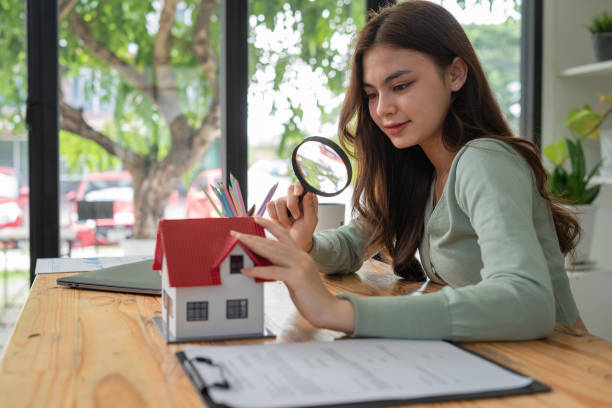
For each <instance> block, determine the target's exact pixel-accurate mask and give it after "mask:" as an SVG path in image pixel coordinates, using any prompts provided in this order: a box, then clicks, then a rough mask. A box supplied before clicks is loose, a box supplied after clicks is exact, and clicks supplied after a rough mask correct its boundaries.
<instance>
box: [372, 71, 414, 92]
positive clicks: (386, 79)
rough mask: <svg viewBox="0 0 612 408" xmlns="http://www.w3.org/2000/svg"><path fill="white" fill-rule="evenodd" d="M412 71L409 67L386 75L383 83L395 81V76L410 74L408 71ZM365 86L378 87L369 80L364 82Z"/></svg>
mask: <svg viewBox="0 0 612 408" xmlns="http://www.w3.org/2000/svg"><path fill="white" fill-rule="evenodd" d="M410 72H412V71H411V70H409V69H404V70H399V71H395V72H394V73H392V74H391V75H389V76H388V77H386V78H385V79H384V81H383V84H386V83H388V82H389V81H393V80H394V79H395V78H397V77H400V76H402V75H404V74H408V73H410ZM363 86H364V88H365V87H366V86H369V87H370V88H376V87H375V86H374V85H372V84H368V83H367V82H364V83H363Z"/></svg>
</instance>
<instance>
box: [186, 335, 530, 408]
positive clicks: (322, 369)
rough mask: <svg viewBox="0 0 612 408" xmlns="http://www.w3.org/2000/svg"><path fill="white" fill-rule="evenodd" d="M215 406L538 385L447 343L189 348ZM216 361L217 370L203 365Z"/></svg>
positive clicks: (375, 341)
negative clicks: (222, 384) (221, 384)
mask: <svg viewBox="0 0 612 408" xmlns="http://www.w3.org/2000/svg"><path fill="white" fill-rule="evenodd" d="M183 351H184V353H185V355H186V357H187V358H188V359H189V360H190V361H191V363H192V366H193V367H194V368H195V369H196V370H197V371H198V372H199V374H200V377H201V379H202V380H203V381H204V383H206V384H213V383H215V382H219V381H222V380H226V381H227V382H228V383H229V385H230V387H229V388H228V389H221V388H217V387H209V388H208V393H209V396H210V397H211V398H212V400H213V401H215V402H216V403H219V404H227V405H230V406H236V407H254V408H255V407H261V408H263V407H268V408H273V407H297V406H316V405H330V404H342V403H358V402H366V401H386V400H408V399H415V398H425V397H434V396H445V395H461V394H473V393H480V392H486V391H501V390H509V389H517V388H522V387H526V386H528V385H530V384H531V383H532V382H533V380H532V379H531V378H529V377H525V376H522V375H519V374H515V373H513V372H511V371H509V370H507V369H505V368H504V367H501V366H499V365H496V364H494V363H492V362H490V361H488V360H486V359H484V358H482V357H479V356H477V355H475V354H472V353H470V352H468V351H466V350H463V349H461V348H459V347H457V346H455V345H453V344H450V343H447V342H444V341H437V340H432V341H422V340H398V339H350V340H339V341H333V342H305V343H287V344H263V345H244V346H242V345H237V346H184V347H183ZM196 357H205V358H208V359H210V360H211V361H212V362H213V363H214V365H211V364H207V363H204V362H197V361H195V358H196Z"/></svg>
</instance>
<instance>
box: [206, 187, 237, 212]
mask: <svg viewBox="0 0 612 408" xmlns="http://www.w3.org/2000/svg"><path fill="white" fill-rule="evenodd" d="M210 186H211V187H212V189H213V191H214V192H215V194H216V196H217V198H218V199H219V202H220V203H221V207H222V208H223V214H224V215H225V216H226V217H231V214H232V212H231V211H230V209H229V207H228V205H227V203H226V202H225V197H224V196H223V194H222V193H221V190H219V188H218V187H215V186H213V185H212V184H211V185H210Z"/></svg>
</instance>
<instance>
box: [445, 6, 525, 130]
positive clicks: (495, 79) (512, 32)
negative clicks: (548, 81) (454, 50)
mask: <svg viewBox="0 0 612 408" xmlns="http://www.w3.org/2000/svg"><path fill="white" fill-rule="evenodd" d="M435 2H436V3H438V4H441V5H442V6H444V7H445V8H446V9H447V10H449V11H450V12H451V13H452V14H453V15H454V16H455V18H456V19H457V20H458V21H459V22H460V23H461V25H462V26H463V29H464V30H465V32H466V33H467V36H468V37H469V39H470V41H471V42H472V45H473V46H474V49H475V50H476V53H477V54H478V58H480V63H481V64H482V67H483V69H484V70H485V73H486V74H487V79H488V80H489V84H490V85H491V88H492V89H493V93H494V94H495V96H496V98H497V102H498V103H499V104H500V107H501V109H502V112H503V113H504V116H505V117H506V120H507V121H508V124H509V125H510V128H511V129H512V131H513V132H514V133H515V134H518V133H519V120H520V116H521V74H520V69H521V0H487V1H481V0H479V1H477V0H468V1H464V2H463V6H460V5H459V4H458V3H460V2H457V1H455V0H435Z"/></svg>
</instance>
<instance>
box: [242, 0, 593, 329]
mask: <svg viewBox="0 0 612 408" xmlns="http://www.w3.org/2000/svg"><path fill="white" fill-rule="evenodd" d="M339 128H340V140H341V142H342V144H343V145H344V146H345V148H346V147H348V150H350V151H352V152H353V154H354V156H355V161H356V163H357V166H358V171H357V178H356V181H355V194H354V198H353V208H354V210H355V211H356V213H357V215H358V217H357V218H356V220H354V221H353V222H352V223H351V224H349V225H347V226H345V227H342V228H339V229H337V230H333V231H327V232H322V233H318V234H316V235H314V237H313V231H314V228H315V226H316V210H315V209H316V197H315V196H313V195H311V194H307V195H306V196H305V198H304V200H303V202H302V208H301V209H300V206H299V205H298V200H297V197H298V196H299V194H300V193H301V192H302V188H301V186H300V185H299V184H296V185H294V186H292V187H291V188H290V189H289V193H288V196H287V197H286V198H282V199H279V200H276V201H275V202H273V203H270V204H269V205H268V213H269V215H270V217H271V218H272V219H273V220H275V221H276V222H274V221H271V220H264V219H258V221H257V222H258V223H260V224H261V225H262V226H264V227H265V228H267V229H268V230H269V231H270V232H272V233H273V234H274V235H275V236H276V237H277V238H278V241H272V240H265V239H261V238H257V237H251V236H246V235H244V234H236V235H237V236H238V237H239V239H240V240H242V242H244V243H245V244H246V245H247V246H248V247H249V248H251V249H252V250H253V251H255V252H257V253H258V254H260V255H263V256H266V257H267V258H268V259H270V261H272V263H274V264H275V265H276V266H272V267H265V268H253V269H250V270H245V271H244V272H243V273H244V274H245V275H247V276H254V277H259V278H267V279H277V280H281V281H283V282H285V283H286V285H287V286H288V288H289V290H290V293H291V296H292V299H293V301H294V303H295V304H296V306H297V308H298V309H299V310H300V312H301V313H302V315H303V316H304V317H305V318H307V319H308V320H309V321H310V322H311V323H312V324H314V325H315V326H318V327H325V328H330V329H334V330H340V331H344V332H346V333H351V334H353V335H357V336H385V337H404V338H443V339H452V340H519V339H532V338H538V337H542V336H546V335H547V334H549V333H550V332H551V331H552V330H553V327H554V324H555V321H557V322H560V323H562V324H565V325H570V326H571V325H574V324H576V325H578V326H580V325H581V321H580V320H579V316H578V311H577V309H576V305H575V303H574V300H573V297H572V294H571V291H570V288H569V284H568V280H567V276H566V274H565V271H564V256H563V253H566V252H568V251H570V250H571V249H572V248H573V247H574V245H575V242H576V240H577V237H578V234H579V226H578V224H577V222H576V219H575V218H574V217H573V216H572V215H571V214H570V213H568V212H566V211H565V210H564V209H563V208H562V207H560V206H559V205H558V204H556V203H555V202H554V201H553V198H552V197H551V196H550V194H549V193H548V192H547V190H546V187H545V181H546V173H545V172H544V169H543V167H542V164H541V162H540V159H539V154H538V151H537V148H536V147H535V146H534V145H533V144H532V143H531V142H529V141H527V140H525V139H520V138H517V137H515V136H513V135H512V133H511V131H510V129H509V128H508V126H507V124H506V123H505V121H504V119H503V116H502V114H501V112H500V109H499V107H498V105H497V103H496V102H495V100H494V98H493V95H492V92H491V89H490V87H489V85H488V83H487V81H486V78H485V75H484V72H483V70H482V68H481V66H480V63H479V61H478V58H477V57H476V54H475V52H474V50H473V48H472V46H471V44H470V42H469V40H468V39H467V37H466V35H465V33H464V31H463V29H462V28H461V26H460V25H459V23H458V22H457V21H456V20H455V19H454V18H453V17H452V15H451V14H450V13H448V12H447V11H446V10H445V9H444V8H442V7H440V6H438V5H435V4H433V3H430V2H426V1H407V2H405V3H402V4H400V5H397V6H393V7H390V8H386V9H383V10H382V11H381V12H379V13H378V14H376V15H373V16H372V18H371V19H370V21H369V22H368V23H367V24H366V25H365V27H364V28H363V30H362V31H361V33H360V35H359V38H358V41H357V45H356V49H355V53H354V57H353V67H352V74H351V79H350V85H349V89H348V91H347V94H346V98H345V102H344V105H343V109H342V113H341V117H340V125H339ZM287 208H289V210H290V212H291V214H292V216H293V217H292V219H290V218H288V217H287V210H286V209H287ZM417 249H419V253H420V258H421V262H422V264H423V267H424V269H425V273H426V275H427V276H428V277H429V279H431V280H433V281H435V282H438V283H442V284H446V286H445V287H444V288H443V289H442V290H440V291H439V292H436V293H433V294H427V295H423V296H394V297H369V298H358V297H355V296H351V295H339V296H338V297H334V296H332V295H331V294H330V293H329V292H328V291H327V290H326V289H325V287H324V286H323V284H322V282H321V280H320V277H319V274H318V273H317V271H322V272H343V273H350V272H353V271H355V270H357V269H358V268H359V266H360V265H361V263H362V260H363V259H365V258H367V257H368V256H371V255H372V254H374V253H376V252H378V251H379V250H383V253H386V254H387V255H388V257H390V259H391V260H392V263H393V267H394V270H395V272H396V273H398V274H399V275H400V276H403V277H405V278H407V279H413V280H420V279H423V278H424V276H423V272H422V271H421V270H420V269H415V268H414V267H411V265H412V260H413V257H414V254H415V251H416V250H417ZM581 327H583V326H581Z"/></svg>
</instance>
